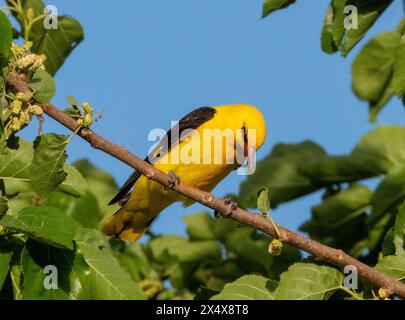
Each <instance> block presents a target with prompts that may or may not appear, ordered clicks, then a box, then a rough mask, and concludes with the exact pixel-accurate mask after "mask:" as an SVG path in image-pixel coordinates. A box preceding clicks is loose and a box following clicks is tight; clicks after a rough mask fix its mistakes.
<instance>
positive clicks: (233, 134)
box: [103, 104, 266, 242]
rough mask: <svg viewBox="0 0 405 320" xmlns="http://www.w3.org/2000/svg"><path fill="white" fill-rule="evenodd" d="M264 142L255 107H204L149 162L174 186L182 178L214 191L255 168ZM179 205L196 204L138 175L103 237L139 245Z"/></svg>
mask: <svg viewBox="0 0 405 320" xmlns="http://www.w3.org/2000/svg"><path fill="white" fill-rule="evenodd" d="M176 135H177V136H176ZM265 137H266V124H265V121H264V118H263V115H262V114H261V112H260V111H259V110H258V109H257V108H255V107H253V106H250V105H246V104H235V105H224V106H217V107H202V108H198V109H196V110H194V111H192V112H191V113H189V114H188V115H187V116H185V117H184V118H182V119H181V120H180V121H179V123H178V127H177V131H176V130H175V128H172V129H170V130H169V131H168V132H167V133H166V134H165V136H164V137H163V138H162V139H161V140H160V142H159V143H158V145H157V146H156V147H155V148H154V149H153V150H152V151H151V152H150V153H149V155H148V157H147V158H146V159H145V161H148V162H150V163H151V164H153V165H154V166H155V167H156V168H157V169H159V170H161V171H163V172H166V173H168V174H169V175H170V176H171V177H172V179H173V181H172V182H173V183H175V182H176V179H178V177H180V178H179V179H181V181H183V182H185V183H187V184H189V185H192V186H195V187H197V188H200V189H202V190H204V191H207V192H211V190H212V189H214V187H215V186H216V185H217V184H218V183H219V182H220V181H221V180H222V179H224V178H225V177H226V176H227V175H228V174H229V173H230V172H231V171H232V170H235V169H238V168H239V167H240V166H241V165H242V164H243V163H244V162H246V160H247V163H248V168H249V169H250V168H252V165H253V162H254V156H255V150H258V149H259V148H260V147H261V146H262V145H263V143H264V140H265ZM241 159H242V160H241ZM132 188H133V189H132ZM131 189H132V191H131ZM177 201H182V202H183V204H184V206H185V207H187V206H189V205H191V204H192V203H193V201H191V200H190V199H188V198H186V197H184V196H181V195H180V194H178V193H176V192H175V191H173V190H170V189H167V188H164V187H163V186H162V185H160V184H159V183H157V182H154V181H151V180H148V179H147V178H146V177H145V176H143V175H141V174H140V173H139V172H138V171H135V172H134V173H133V174H132V175H131V176H130V177H129V179H128V180H127V181H126V182H125V184H124V185H123V186H122V187H121V189H120V191H119V192H118V194H117V195H116V196H115V197H114V199H112V200H111V202H110V204H114V203H117V202H119V203H120V204H121V208H120V209H119V210H118V211H117V212H116V213H115V214H114V215H113V216H112V217H111V218H110V219H109V220H107V222H106V223H105V224H104V227H103V233H104V234H106V235H108V236H113V235H115V236H117V237H118V238H119V239H121V240H125V241H129V242H133V241H136V240H138V239H139V238H141V237H142V235H143V234H144V233H145V232H146V230H147V228H148V227H149V225H150V224H151V223H152V221H153V220H154V218H155V217H156V216H157V215H158V214H159V213H160V212H161V211H163V210H164V209H165V208H167V207H168V206H170V205H171V204H173V203H174V202H177Z"/></svg>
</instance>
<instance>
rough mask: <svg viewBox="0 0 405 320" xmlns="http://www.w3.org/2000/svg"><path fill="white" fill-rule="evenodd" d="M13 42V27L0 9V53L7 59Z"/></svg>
mask: <svg viewBox="0 0 405 320" xmlns="http://www.w3.org/2000/svg"><path fill="white" fill-rule="evenodd" d="M12 42H13V28H12V26H11V23H10V20H8V18H7V16H6V14H5V13H4V12H2V11H0V55H2V56H3V57H4V58H6V59H8V57H9V56H10V47H11V43H12Z"/></svg>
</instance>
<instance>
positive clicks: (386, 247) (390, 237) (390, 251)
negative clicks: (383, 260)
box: [382, 228, 395, 257]
mask: <svg viewBox="0 0 405 320" xmlns="http://www.w3.org/2000/svg"><path fill="white" fill-rule="evenodd" d="M382 254H383V256H384V257H385V256H392V255H395V246H394V228H391V229H389V230H388V232H387V233H386V234H385V237H384V240H383V244H382Z"/></svg>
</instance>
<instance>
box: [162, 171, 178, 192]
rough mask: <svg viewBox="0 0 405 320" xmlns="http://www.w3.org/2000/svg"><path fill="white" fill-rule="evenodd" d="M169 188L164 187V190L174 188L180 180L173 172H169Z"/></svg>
mask: <svg viewBox="0 0 405 320" xmlns="http://www.w3.org/2000/svg"><path fill="white" fill-rule="evenodd" d="M168 175H169V181H168V182H169V186H168V187H165V190H167V189H173V187H174V186H176V185H178V184H179V182H180V178H179V177H178V176H176V174H175V173H174V172H173V171H169V173H168Z"/></svg>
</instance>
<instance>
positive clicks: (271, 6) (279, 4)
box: [262, 0, 296, 18]
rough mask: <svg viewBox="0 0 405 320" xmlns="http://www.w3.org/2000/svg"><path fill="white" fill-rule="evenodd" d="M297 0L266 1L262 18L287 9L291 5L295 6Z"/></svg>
mask: <svg viewBox="0 0 405 320" xmlns="http://www.w3.org/2000/svg"><path fill="white" fill-rule="evenodd" d="M295 1H296V0H264V3H263V13H262V17H263V18H264V17H267V16H268V15H269V14H270V13H272V12H274V11H276V10H280V9H283V8H287V7H288V6H289V5H290V4H293V3H294V2H295Z"/></svg>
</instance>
